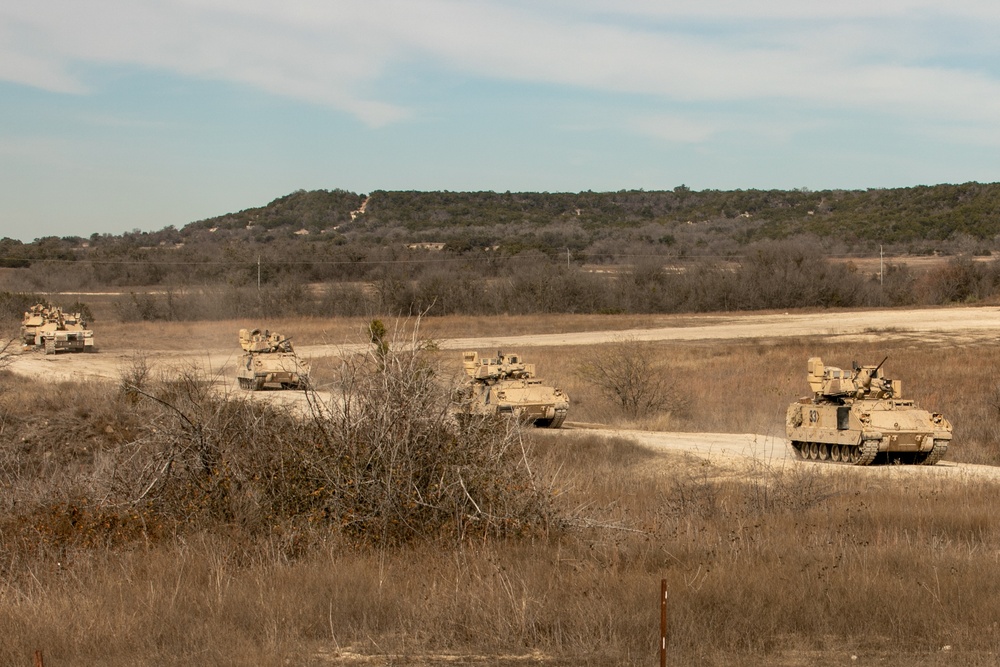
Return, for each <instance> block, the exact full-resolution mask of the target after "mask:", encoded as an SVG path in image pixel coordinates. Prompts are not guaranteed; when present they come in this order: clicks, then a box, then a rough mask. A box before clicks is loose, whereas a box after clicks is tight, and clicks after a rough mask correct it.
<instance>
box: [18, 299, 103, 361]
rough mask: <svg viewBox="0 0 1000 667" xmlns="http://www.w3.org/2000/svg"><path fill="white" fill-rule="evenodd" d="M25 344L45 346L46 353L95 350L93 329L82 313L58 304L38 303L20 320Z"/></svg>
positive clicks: (26, 345)
mask: <svg viewBox="0 0 1000 667" xmlns="http://www.w3.org/2000/svg"><path fill="white" fill-rule="evenodd" d="M21 340H22V342H23V343H24V346H25V347H28V348H42V349H44V350H45V354H55V353H57V352H93V351H94V349H95V348H94V332H93V331H91V330H90V329H88V328H87V323H86V322H85V321H84V319H83V316H82V315H81V314H80V313H64V312H63V311H62V309H61V308H58V307H56V306H46V305H44V304H41V303H39V304H35V305H34V306H32V307H31V310H29V311H27V312H26V313H25V314H24V318H23V319H22V320H21Z"/></svg>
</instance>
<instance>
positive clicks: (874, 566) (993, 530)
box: [0, 433, 1000, 666]
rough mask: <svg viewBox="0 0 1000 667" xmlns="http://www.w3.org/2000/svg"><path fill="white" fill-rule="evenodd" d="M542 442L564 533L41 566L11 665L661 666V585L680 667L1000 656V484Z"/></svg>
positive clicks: (4, 651)
mask: <svg viewBox="0 0 1000 667" xmlns="http://www.w3.org/2000/svg"><path fill="white" fill-rule="evenodd" d="M535 435H536V437H537V439H538V442H536V446H537V448H538V458H537V459H536V461H535V462H536V464H537V465H540V466H542V467H544V469H545V470H546V471H547V475H548V476H549V479H550V480H551V481H552V482H553V488H554V489H556V496H555V499H556V502H557V503H558V505H559V507H560V510H561V512H562V513H563V514H564V516H565V517H566V524H567V525H566V527H564V528H562V529H559V530H551V531H550V532H549V533H548V534H547V535H545V536H537V537H535V538H533V539H528V540H501V541H486V542H483V541H473V542H464V543H461V544H455V543H449V544H443V543H441V542H437V541H433V540H431V541H427V542H417V543H412V544H409V545H408V546H405V547H401V548H392V549H372V548H365V549H360V550H358V549H355V548H352V547H350V546H349V545H348V544H346V543H345V542H343V541H342V540H338V539H336V538H335V537H328V538H326V539H323V540H318V541H317V542H316V543H315V544H314V545H313V547H311V548H310V549H309V550H308V551H307V552H305V553H303V554H300V555H299V556H298V557H295V558H289V557H288V555H287V553H286V552H285V551H284V550H283V549H282V548H281V545H280V544H277V543H276V542H274V541H272V540H269V539H261V540H258V541H257V542H255V543H253V544H252V545H249V546H248V545H247V544H246V543H244V542H242V541H240V540H238V539H233V536H232V535H231V534H229V533H227V532H226V531H217V532H215V533H214V534H211V533H206V532H199V533H194V534H191V535H188V536H186V537H185V538H184V539H181V540H176V541H173V542H169V543H163V544H159V545H151V546H147V545H144V544H142V543H137V544H135V545H133V547H132V548H131V549H126V550H119V551H100V550H85V551H79V552H76V553H73V554H68V555H69V556H70V558H69V559H68V560H66V561H56V560H55V559H39V560H36V561H34V562H31V563H30V564H28V563H24V564H23V565H24V566H25V567H24V569H22V570H21V571H20V572H19V573H17V574H16V575H15V576H10V575H8V576H6V577H5V578H4V584H3V587H2V589H0V599H2V600H3V604H2V605H0V662H2V663H3V664H24V663H25V662H26V661H27V660H28V659H29V658H30V656H31V653H32V651H33V650H35V649H38V648H41V649H44V650H45V653H46V659H47V661H48V662H49V663H50V664H104V665H111V666H115V665H182V664H192V663H209V664H221V665H251V664H254V665H258V664H264V665H269V664H274V665H278V664H289V663H291V664H303V665H307V664H330V663H329V658H330V656H331V655H335V654H337V652H338V651H339V652H347V651H351V652H356V653H362V654H371V655H376V656H378V655H381V656H384V657H383V658H382V663H384V664H428V663H427V662H424V661H426V659H427V658H426V657H427V656H430V655H442V654H459V655H486V656H499V655H507V656H527V655H531V654H532V653H533V652H534V655H535V658H536V659H537V660H538V661H539V662H542V663H543V664H560V665H568V664H581V665H606V664H622V665H645V664H655V659H656V650H657V630H658V592H659V580H660V579H661V578H665V579H666V580H667V582H668V589H669V592H670V597H669V610H670V641H669V651H668V653H669V656H668V657H669V664H705V665H761V664H789V665H791V664H848V663H849V664H855V663H853V662H852V661H851V657H850V656H852V655H854V656H858V658H859V662H857V664H881V665H890V666H897V665H898V666H902V665H911V664H928V665H931V664H989V660H990V656H995V655H996V652H997V651H998V650H1000V630H998V628H997V626H996V623H995V619H996V618H998V614H1000V595H998V593H1000V590H998V588H1000V584H998V583H997V582H996V577H995V576H994V573H995V567H996V554H997V553H998V551H1000V531H998V529H1000V525H998V522H1000V520H998V519H997V516H996V513H995V511H994V508H993V502H992V499H993V497H994V496H995V491H996V489H995V487H994V486H990V485H986V484H984V483H982V482H969V483H966V484H950V483H945V482H944V480H938V479H934V478H928V477H920V478H917V477H913V476H907V475H903V474H900V471H899V470H898V469H895V468H893V467H882V468H875V469H869V470H862V471H860V472H861V473H862V474H854V473H855V472H857V471H851V472H850V473H843V472H834V473H833V474H826V473H822V472H820V471H818V470H817V468H816V466H806V465H797V466H793V467H790V468H787V469H775V468H772V467H769V466H768V465H766V464H765V462H760V464H759V465H758V466H757V468H756V469H755V470H754V471H752V474H750V475H749V477H747V478H735V477H733V476H732V474H731V471H727V470H721V469H717V468H714V467H712V466H709V465H706V464H705V463H704V462H702V461H699V460H695V459H689V458H685V457H680V456H662V455H659V454H656V455H653V454H651V453H650V452H648V451H646V450H643V449H641V448H637V447H636V446H634V445H631V444H629V443H628V442H626V441H621V440H607V439H601V438H596V437H592V436H588V435H586V434H568V436H567V434H562V437H556V436H555V435H554V434H548V433H536V434H535ZM945 646H948V647H950V649H949V650H948V651H946V652H945V651H942V649H943V647H945ZM334 664H336V663H334ZM344 664H350V663H344ZM376 664H378V663H376ZM431 664H433V663H431ZM487 664H506V663H504V661H503V660H502V659H497V658H494V659H492V660H488V661H487ZM510 664H514V663H513V661H512V662H511V663H510Z"/></svg>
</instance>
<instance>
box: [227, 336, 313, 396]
mask: <svg viewBox="0 0 1000 667" xmlns="http://www.w3.org/2000/svg"><path fill="white" fill-rule="evenodd" d="M240 347H242V348H243V351H244V354H243V356H242V357H241V358H240V362H239V368H238V370H237V372H236V378H237V380H238V381H239V383H240V387H242V388H244V389H251V390H253V391H260V390H261V389H268V388H270V389H308V387H309V363H308V362H306V361H304V360H302V359H299V358H298V357H297V356H296V355H295V351H294V350H293V349H292V339H291V338H286V337H285V336H282V335H281V334H279V333H271V332H270V331H267V330H266V329H265V330H264V331H261V330H260V329H240Z"/></svg>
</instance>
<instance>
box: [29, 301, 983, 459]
mask: <svg viewBox="0 0 1000 667" xmlns="http://www.w3.org/2000/svg"><path fill="white" fill-rule="evenodd" d="M678 322H679V323H681V322H682V323H683V324H679V325H678V326H665V327H659V328H654V329H631V330H627V331H585V332H574V333H562V334H539V335H527V336H496V337H489V338H453V339H444V340H438V341H436V344H437V346H438V347H439V348H440V349H447V350H458V349H491V348H504V347H507V348H511V347H517V348H525V347H541V346H554V347H558V346H578V345H596V344H601V343H607V342H611V341H615V340H620V339H622V338H623V337H631V338H634V339H637V340H644V341H676V342H691V341H713V340H718V341H728V342H732V341H738V340H744V339H755V340H767V339H777V338H788V337H808V336H823V337H826V338H830V337H855V338H856V337H862V338H864V337H868V336H875V335H881V336H884V335H887V334H888V335H891V336H893V337H896V338H913V339H918V340H923V341H942V342H947V343H948V344H951V345H955V344H963V343H972V342H982V341H991V340H994V339H995V338H996V332H998V331H1000V308H996V307H986V308H938V309H914V310H870V311H852V312H837V313H831V312H820V313H795V314H767V315H759V314H748V315H733V316H725V317H720V316H718V315H712V316H705V317H703V318H701V317H691V316H685V317H684V318H683V319H681V318H678ZM153 342H154V343H155V341H153ZM358 349H359V348H358V346H356V345H345V346H335V345H309V346H300V347H297V348H296V350H297V352H298V353H299V354H300V355H301V356H303V357H305V358H310V357H312V358H315V357H324V356H339V355H342V354H346V353H350V352H355V351H357V350H358ZM136 354H143V355H145V356H146V357H147V358H148V360H149V361H151V362H154V363H155V364H156V365H157V366H158V367H159V368H171V367H173V368H185V367H187V368H192V367H197V368H199V369H201V370H202V371H205V372H207V373H208V374H209V375H210V376H213V377H216V378H217V381H218V383H219V385H220V387H222V388H224V390H227V391H230V392H233V393H235V392H238V391H240V390H238V389H237V388H236V384H235V375H234V373H235V371H234V367H235V363H236V360H237V359H238V358H239V356H240V351H239V350H237V349H234V348H233V347H225V346H220V348H219V349H211V350H201V351H198V352H193V353H192V352H185V353H178V352H163V351H157V350H156V349H148V350H144V351H142V352H138V351H136V350H121V351H110V350H102V351H99V352H97V353H94V354H60V355H54V356H46V355H43V354H41V353H38V352H27V353H23V354H17V355H15V357H14V360H13V363H12V364H11V369H12V370H13V371H14V372H15V373H19V374H23V375H26V376H34V377H45V378H54V379H60V380H68V379H117V378H118V377H119V374H120V370H121V369H122V368H123V367H126V366H127V365H128V364H129V363H130V362H131V360H132V359H133V358H134V356H135V355H136ZM261 398H262V399H263V400H272V401H276V402H281V403H295V402H296V401H301V400H302V394H301V393H299V392H264V393H262V394H261ZM595 432H596V433H601V434H605V435H621V436H627V437H631V438H634V439H636V440H637V441H639V442H640V443H642V444H644V445H646V446H648V447H651V448H653V449H658V450H670V451H684V452H688V453H691V454H693V455H697V456H702V457H705V458H708V459H710V460H713V461H715V462H720V461H730V462H733V463H736V464H738V465H746V464H748V463H751V464H767V465H790V464H792V462H793V458H792V453H791V450H790V449H789V448H788V446H787V445H786V443H785V440H784V438H783V437H780V436H774V435H771V436H765V435H755V434H742V435H741V434H728V433H697V434H695V433H656V432H648V431H617V430H610V429H598V430H596V431H595ZM814 465H818V466H822V464H814ZM829 467H833V468H837V469H841V468H844V467H846V466H832V465H831V466H829ZM886 468H887V467H886V466H883V467H881V469H882V470H883V471H884V470H885V469H886ZM891 468H893V469H894V470H895V472H891V473H885V472H883V473H867V474H893V475H926V474H936V475H942V474H946V475H949V476H955V477H960V478H977V479H1000V468H993V467H988V466H973V465H965V464H962V465H959V464H954V463H949V462H943V463H940V464H938V465H936V466H933V467H924V466H891Z"/></svg>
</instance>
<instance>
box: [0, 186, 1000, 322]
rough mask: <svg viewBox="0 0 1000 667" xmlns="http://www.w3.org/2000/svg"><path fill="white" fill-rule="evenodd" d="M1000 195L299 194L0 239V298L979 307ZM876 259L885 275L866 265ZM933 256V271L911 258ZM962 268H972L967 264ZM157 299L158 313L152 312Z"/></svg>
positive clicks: (369, 308) (409, 305) (475, 308)
mask: <svg viewBox="0 0 1000 667" xmlns="http://www.w3.org/2000/svg"><path fill="white" fill-rule="evenodd" d="M998 203H1000V184H979V183H967V184H963V185H936V186H920V187H914V188H899V189H889V190H864V191H843V190H824V191H817V192H813V191H807V190H791V191H777V190H772V191H758V190H746V191H743V190H737V191H717V190H706V191H700V192H698V191H693V190H690V189H689V188H686V187H684V186H679V187H677V188H674V189H673V190H670V191H659V192H645V191H622V192H614V193H595V192H582V193H575V194H572V193H509V192H507V193H495V192H387V191H375V192H373V193H371V194H370V195H364V194H355V193H350V192H345V191H343V190H333V191H322V190H321V191H313V192H305V191H298V192H295V193H292V194H290V195H287V196H285V197H281V198H279V199H276V200H274V201H273V202H271V203H270V204H268V205H266V206H264V207H260V208H252V209H247V210H244V211H240V212H238V213H230V214H227V215H223V216H220V217H217V218H212V219H208V220H202V221H198V222H193V223H191V224H188V225H186V226H185V227H183V228H181V229H176V228H173V227H168V228H166V229H163V230H160V231H157V232H139V231H135V232H131V233H126V234H122V235H107V234H105V235H99V234H94V235H92V236H90V237H89V238H79V237H71V238H55V237H49V238H42V239H37V240H36V241H34V242H32V243H21V242H19V241H14V240H11V239H4V240H3V241H0V264H2V265H3V266H4V267H6V270H5V272H4V274H3V275H4V277H5V284H6V285H7V289H9V290H10V291H13V292H28V291H32V292H53V291H76V290H86V289H91V290H99V289H106V288H109V287H110V288H125V290H126V291H131V292H134V294H132V295H131V296H126V297H124V298H123V300H122V303H121V304H120V307H119V310H120V315H121V317H122V319H126V320H129V319H131V320H157V319H204V318H205V317H207V316H208V315H209V314H211V316H212V317H218V316H224V317H241V316H254V315H260V314H262V313H272V314H275V315H376V314H378V315H397V314H401V313H402V314H405V313H414V312H425V311H426V312H427V314H429V315H440V314H449V313H467V314H493V313H512V314H514V313H537V312H543V313H548V312H571V313H619V312H628V313H658V312H696V311H715V310H753V309H766V308H790V307H797V306H804V307H861V306H893V305H909V304H941V303H952V302H972V301H982V300H985V299H989V298H991V297H992V296H993V295H994V294H995V293H996V292H997V291H998V289H1000V287H998V286H1000V278H998V276H1000V270H998V268H997V267H996V266H995V265H994V262H992V261H983V260H984V259H986V258H988V257H990V256H991V255H992V253H993V252H994V251H995V250H997V243H998V241H997V239H998V238H1000V213H998V211H1000V207H998ZM880 253H884V254H885V256H886V257H887V258H888V259H887V263H886V265H885V266H884V267H883V269H882V273H881V275H879V272H878V270H877V269H875V270H872V269H870V268H867V269H865V270H862V269H860V268H859V267H858V265H857V262H858V261H859V260H860V259H861V258H864V257H872V256H875V257H878V256H879V255H880ZM914 257H937V258H938V260H939V262H938V264H937V265H936V266H935V267H934V270H933V271H931V272H926V271H921V272H917V271H914V270H913V269H911V267H910V266H909V264H908V262H907V259H912V258H914ZM973 260H976V261H973ZM150 288H153V289H154V290H155V291H156V292H158V294H159V296H156V297H151V296H149V295H148V294H147V292H148V291H150Z"/></svg>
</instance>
